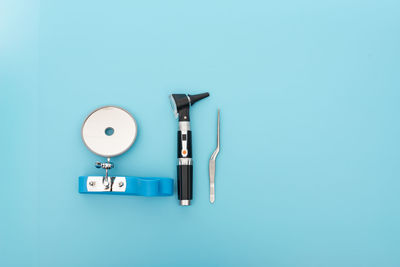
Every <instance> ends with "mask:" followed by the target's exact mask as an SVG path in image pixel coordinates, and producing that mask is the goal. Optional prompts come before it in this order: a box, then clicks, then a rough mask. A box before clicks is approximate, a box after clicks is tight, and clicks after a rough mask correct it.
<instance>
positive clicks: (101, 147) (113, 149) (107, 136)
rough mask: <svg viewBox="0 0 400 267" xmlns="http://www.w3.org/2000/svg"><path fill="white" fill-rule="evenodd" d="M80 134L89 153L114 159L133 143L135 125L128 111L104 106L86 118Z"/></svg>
mask: <svg viewBox="0 0 400 267" xmlns="http://www.w3.org/2000/svg"><path fill="white" fill-rule="evenodd" d="M109 129H112V130H113V131H111V132H110V131H108V130H109ZM81 134H82V140H83V142H84V144H85V145H86V147H87V148H88V149H89V150H90V151H92V152H93V153H95V154H97V155H99V156H103V157H106V158H108V157H115V156H118V155H121V154H122V153H124V152H125V151H127V150H128V149H129V148H130V147H131V146H132V145H133V143H134V142H135V139H136V135H137V124H136V121H135V119H134V118H133V117H132V115H131V114H130V113H129V112H128V111H126V110H124V109H122V108H120V107H115V106H105V107H101V108H98V109H96V110H95V111H93V112H92V113H90V114H89V116H87V118H86V119H85V121H84V123H83V125H82V131H81Z"/></svg>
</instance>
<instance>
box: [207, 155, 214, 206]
mask: <svg viewBox="0 0 400 267" xmlns="http://www.w3.org/2000/svg"><path fill="white" fill-rule="evenodd" d="M208 170H209V174H210V202H211V203H214V201H215V159H210V162H209V167H208Z"/></svg>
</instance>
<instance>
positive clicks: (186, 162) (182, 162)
mask: <svg viewBox="0 0 400 267" xmlns="http://www.w3.org/2000/svg"><path fill="white" fill-rule="evenodd" d="M178 164H179V165H192V164H193V161H192V159H191V158H179V159H178Z"/></svg>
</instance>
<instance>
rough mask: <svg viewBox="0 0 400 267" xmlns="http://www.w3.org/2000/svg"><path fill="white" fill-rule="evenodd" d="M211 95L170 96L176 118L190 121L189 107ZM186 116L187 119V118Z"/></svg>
mask: <svg viewBox="0 0 400 267" xmlns="http://www.w3.org/2000/svg"><path fill="white" fill-rule="evenodd" d="M209 95H210V94H209V93H203V94H197V95H187V94H172V95H170V100H171V106H172V110H173V111H174V114H175V117H176V118H178V116H179V120H180V121H182V120H187V121H188V120H189V107H190V106H191V105H193V104H194V103H196V102H197V101H199V100H201V99H203V98H206V97H208V96H209ZM185 116H186V118H185Z"/></svg>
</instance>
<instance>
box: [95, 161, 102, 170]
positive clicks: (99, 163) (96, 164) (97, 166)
mask: <svg viewBox="0 0 400 267" xmlns="http://www.w3.org/2000/svg"><path fill="white" fill-rule="evenodd" d="M94 166H95V167H96V168H97V169H100V168H101V162H100V161H96V162H95V164H94Z"/></svg>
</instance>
